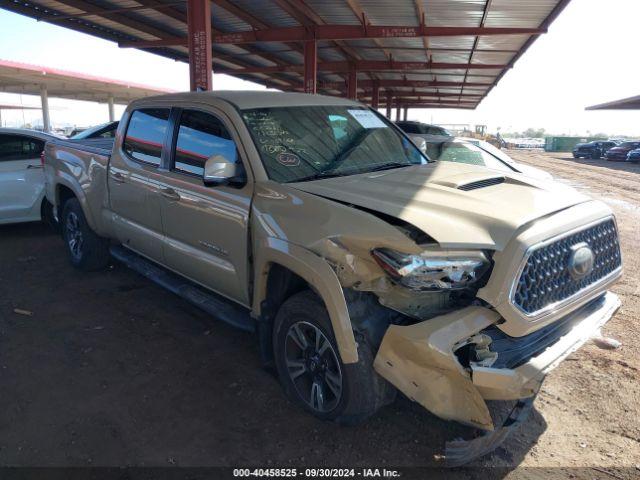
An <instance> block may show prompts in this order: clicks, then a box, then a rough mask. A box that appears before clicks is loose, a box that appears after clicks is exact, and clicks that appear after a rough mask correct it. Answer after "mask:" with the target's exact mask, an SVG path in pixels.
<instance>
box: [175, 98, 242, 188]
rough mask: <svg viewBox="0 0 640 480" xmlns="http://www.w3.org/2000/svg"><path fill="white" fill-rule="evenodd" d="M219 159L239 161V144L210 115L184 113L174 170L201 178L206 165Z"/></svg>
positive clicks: (197, 112) (186, 111) (181, 119)
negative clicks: (214, 158)
mask: <svg viewBox="0 0 640 480" xmlns="http://www.w3.org/2000/svg"><path fill="white" fill-rule="evenodd" d="M217 155H220V156H223V157H225V158H226V159H227V160H229V161H231V162H235V161H237V149H236V144H235V143H234V141H233V140H232V139H231V135H230V134H229V132H228V131H227V129H226V127H225V126H224V124H223V123H222V122H221V121H220V120H218V119H217V118H216V117H214V116H213V115H211V114H209V113H204V112H199V111H196V110H184V111H183V112H182V114H181V115H180V128H179V130H178V138H177V140H176V154H175V164H174V169H175V170H176V171H177V172H181V173H189V174H193V175H198V176H202V174H203V173H204V164H205V162H206V161H207V160H208V159H209V158H211V157H214V156H217Z"/></svg>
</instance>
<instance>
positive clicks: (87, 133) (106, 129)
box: [69, 122, 119, 140]
mask: <svg viewBox="0 0 640 480" xmlns="http://www.w3.org/2000/svg"><path fill="white" fill-rule="evenodd" d="M118 123H119V122H107V123H102V124H100V125H96V126H94V127H90V128H87V129H86V130H82V131H81V132H78V133H76V134H73V135H71V137H69V138H71V140H85V139H88V138H114V137H115V136H116V130H117V129H118Z"/></svg>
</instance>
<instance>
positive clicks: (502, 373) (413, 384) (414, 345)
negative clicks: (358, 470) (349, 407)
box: [374, 292, 620, 430]
mask: <svg viewBox="0 0 640 480" xmlns="http://www.w3.org/2000/svg"><path fill="white" fill-rule="evenodd" d="M619 307H620V300H619V299H618V297H617V296H616V295H615V294H613V293H610V292H607V293H605V294H604V295H603V296H602V297H599V298H598V299H597V300H595V301H593V302H591V303H589V304H587V305H585V306H583V307H581V308H579V309H577V310H575V311H573V312H571V313H570V314H569V315H571V316H574V317H575V318H573V319H572V325H573V327H572V328H571V329H570V330H569V331H568V332H566V333H564V334H563V335H562V336H561V337H560V338H558V339H557V340H556V341H555V342H554V343H553V344H551V345H550V346H548V347H546V348H545V349H544V350H543V351H541V352H539V353H537V354H536V355H535V356H532V357H531V358H530V359H528V361H526V362H525V363H523V364H521V365H519V366H517V367H516V368H491V367H480V366H474V365H472V366H471V367H470V370H471V371H469V370H468V369H465V368H464V367H463V366H462V365H461V364H460V362H459V361H458V358H457V357H456V355H455V354H454V349H455V346H456V344H459V343H460V342H461V341H464V340H465V339H467V338H469V337H471V336H473V335H475V334H477V333H478V332H480V331H481V330H483V329H485V328H487V327H489V326H491V325H493V324H495V323H496V322H498V321H499V320H500V315H499V314H498V313H497V312H495V311H493V310H490V309H488V308H484V307H479V306H473V307H467V308H464V309H462V310H459V311H457V312H453V313H449V314H446V315H441V316H439V317H436V318H432V319H430V320H426V321H424V322H420V323H416V324H414V325H409V326H397V325H392V326H390V327H389V329H388V330H387V332H386V334H385V336H384V338H383V340H382V344H381V345H380V349H379V350H378V353H377V355H376V358H375V362H374V367H375V369H376V371H377V372H378V373H379V374H380V375H381V376H382V377H384V378H385V379H387V380H388V381H389V382H391V383H392V384H393V385H395V386H396V387H397V388H398V389H399V390H400V391H402V392H403V393H404V394H405V395H407V396H408V397H409V398H411V399H413V400H415V401H417V402H418V403H420V404H421V405H422V406H424V407H425V408H426V409H427V410H429V411H431V412H432V413H433V414H435V415H437V416H439V417H441V418H444V419H447V420H455V421H458V422H460V423H463V424H466V425H470V426H473V427H477V428H481V429H483V430H494V424H493V419H492V418H491V414H490V412H489V410H488V408H487V405H486V402H485V400H517V399H523V398H529V397H532V396H534V395H535V394H536V392H537V391H538V389H539V388H540V385H541V384H542V381H543V380H544V377H545V375H546V374H547V373H548V372H549V371H551V370H552V369H553V368H554V367H556V366H557V365H558V364H559V363H560V362H561V361H562V360H563V359H564V358H566V357H567V356H568V355H570V354H571V353H573V352H574V351H576V350H577V349H578V348H580V346H581V345H583V344H584V343H585V342H586V341H587V340H588V339H589V338H590V337H592V336H593V335H594V334H595V333H596V332H597V331H598V329H599V328H600V327H602V325H604V324H605V323H606V322H607V321H608V320H609V319H610V318H611V317H612V316H613V314H614V313H615V312H616V310H617V309H618V308H619ZM521 338H522V340H523V341H526V336H525V337H521Z"/></svg>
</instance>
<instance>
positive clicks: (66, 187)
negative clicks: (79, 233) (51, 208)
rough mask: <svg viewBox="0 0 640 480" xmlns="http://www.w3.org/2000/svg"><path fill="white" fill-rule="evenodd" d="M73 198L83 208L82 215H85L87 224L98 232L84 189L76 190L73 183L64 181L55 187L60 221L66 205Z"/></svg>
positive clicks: (61, 180)
mask: <svg viewBox="0 0 640 480" xmlns="http://www.w3.org/2000/svg"><path fill="white" fill-rule="evenodd" d="M72 198H75V199H76V200H78V202H79V203H80V207H81V208H82V213H84V216H85V218H86V219H87V223H88V224H89V226H90V227H91V228H92V229H93V230H96V223H95V221H94V219H93V216H92V214H91V209H90V208H88V205H87V197H86V195H85V194H84V192H83V191H82V189H77V188H74V187H73V183H71V182H67V181H65V180H64V179H60V181H58V182H57V183H56V186H55V201H56V205H55V207H56V211H57V215H58V218H59V219H60V217H61V216H62V211H63V209H64V204H65V203H66V202H67V201H68V200H70V199H72Z"/></svg>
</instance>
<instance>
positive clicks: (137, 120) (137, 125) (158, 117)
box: [124, 108, 169, 165]
mask: <svg viewBox="0 0 640 480" xmlns="http://www.w3.org/2000/svg"><path fill="white" fill-rule="evenodd" d="M168 124H169V109H168V108H144V109H140V110H135V111H134V112H133V113H132V114H131V120H129V126H128V127H127V133H126V135H125V138H124V151H125V152H126V153H127V155H129V156H130V157H131V158H133V159H134V160H139V161H141V162H146V163H150V164H152V165H160V156H161V153H162V143H163V142H164V137H165V133H166V132H167V125H168Z"/></svg>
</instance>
